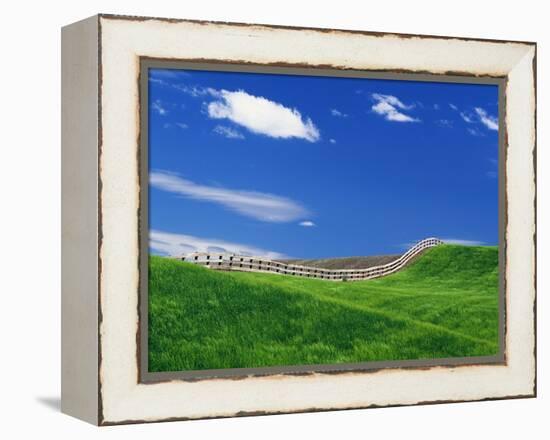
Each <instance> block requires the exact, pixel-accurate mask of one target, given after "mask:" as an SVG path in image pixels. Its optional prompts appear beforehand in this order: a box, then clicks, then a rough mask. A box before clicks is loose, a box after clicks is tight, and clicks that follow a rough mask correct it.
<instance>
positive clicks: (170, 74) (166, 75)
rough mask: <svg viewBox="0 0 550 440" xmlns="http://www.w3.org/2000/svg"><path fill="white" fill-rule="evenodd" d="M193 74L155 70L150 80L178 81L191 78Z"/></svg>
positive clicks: (180, 70) (151, 73)
mask: <svg viewBox="0 0 550 440" xmlns="http://www.w3.org/2000/svg"><path fill="white" fill-rule="evenodd" d="M190 76H191V73H189V72H188V71H186V70H182V69H153V70H151V71H150V78H155V79H156V78H167V79H178V78H183V77H185V78H187V77H190Z"/></svg>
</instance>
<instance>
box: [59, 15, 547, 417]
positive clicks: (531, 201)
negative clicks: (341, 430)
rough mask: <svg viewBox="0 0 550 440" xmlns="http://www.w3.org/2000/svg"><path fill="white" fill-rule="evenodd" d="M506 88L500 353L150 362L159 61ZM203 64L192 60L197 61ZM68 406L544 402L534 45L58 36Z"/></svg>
mask: <svg viewBox="0 0 550 440" xmlns="http://www.w3.org/2000/svg"><path fill="white" fill-rule="evenodd" d="M167 65H172V66H182V65H185V66H187V67H190V68H203V69H204V68H206V69H211V70H221V71H237V72H241V71H254V72H269V73H274V72H275V73H283V74H287V73H288V74H293V73H296V72H300V73H302V74H307V75H313V76H316V75H317V76H340V77H374V78H399V79H412V80H418V81H438V80H439V81H445V82H461V83H477V84H479V83H481V84H496V85H498V86H499V106H500V107H499V109H500V111H499V118H500V126H501V129H500V130H499V145H500V155H499V156H500V159H499V164H498V175H499V178H500V179H499V181H500V190H499V204H500V218H499V220H500V233H499V237H500V238H499V240H500V242H499V244H500V253H499V258H500V264H499V267H500V288H501V296H500V306H499V307H500V310H501V315H500V316H501V322H500V325H501V331H500V347H501V352H499V354H498V355H497V356H495V357H490V358H483V359H481V358H480V359H474V358H461V359H457V358H453V359H446V360H442V359H438V360H431V361H422V360H420V361H419V360H411V361H399V362H379V363H377V362H370V363H365V364H342V365H314V366H312V365H308V366H295V367H275V368H264V369H240V370H239V371H236V370H235V371H233V370H231V369H230V370H227V371H206V372H185V373H182V372H166V373H153V374H152V373H150V372H149V371H148V370H147V316H148V309H147V301H146V299H147V296H146V292H147V291H146V284H147V277H146V274H147V261H148V258H147V248H148V245H147V239H146V235H147V224H148V223H147V218H148V217H147V195H146V194H147V184H148V183H147V182H148V173H147V143H146V139H147V129H146V127H147V125H146V124H144V121H146V120H147V106H146V105H145V104H144V103H146V101H143V99H144V94H145V95H146V91H147V88H146V86H144V84H146V80H147V78H145V77H144V71H146V70H144V69H147V68H148V67H150V66H167ZM193 66H194V67H193ZM62 75H63V78H62V93H63V96H62V123H63V126H62V190H63V194H62V202H63V203H62V205H63V207H62V221H63V243H62V287H63V288H62V410H63V412H65V413H67V414H70V415H72V416H75V417H78V418H80V419H83V420H86V421H88V422H90V423H93V424H97V425H111V424H123V423H138V422H157V421H167V420H187V419H200V418H215V417H234V416H246V415H259V414H277V413H293V412H306V411H324V410H336V409H350V408H369V407H380V406H402V405H417V404H427V403H443V402H461V401H480V400H492V399H506V398H519V397H534V396H535V395H536V331H535V322H536V291H535V277H536V273H535V272H536V271H535V267H536V265H535V258H536V213H535V208H536V175H535V162H536V45H535V44H534V43H529V42H508V41H492V40H475V39H463V38H452V37H435V36H411V35H399V34H380V33H372V32H359V31H346V30H326V29H308V28H288V27H276V26H264V25H249V24H236V23H212V22H197V21H188V20H173V19H160V18H142V17H124V16H112V15H98V16H94V17H91V18H88V19H86V20H83V21H81V22H78V23H74V24H72V25H69V26H67V27H65V28H63V32H62Z"/></svg>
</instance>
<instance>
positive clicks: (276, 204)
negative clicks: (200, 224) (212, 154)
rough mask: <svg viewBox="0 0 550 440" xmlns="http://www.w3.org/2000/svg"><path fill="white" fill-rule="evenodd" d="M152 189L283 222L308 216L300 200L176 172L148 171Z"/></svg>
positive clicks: (265, 220) (257, 217) (258, 217)
mask: <svg viewBox="0 0 550 440" xmlns="http://www.w3.org/2000/svg"><path fill="white" fill-rule="evenodd" d="M149 181H150V184H151V186H152V187H153V188H157V189H160V190H163V191H168V192H171V193H174V194H177V195H180V196H184V197H188V198H190V199H194V200H202V201H205V202H211V203H216V204H218V205H221V206H223V207H225V208H227V209H230V210H231V211H234V212H237V213H239V214H241V215H244V216H246V217H251V218H254V219H256V220H260V221H264V222H273V223H285V222H292V221H296V220H300V219H301V218H304V217H307V216H308V214H309V211H308V210H307V209H306V208H305V207H304V206H302V205H301V204H300V203H298V202H296V201H294V200H291V199H289V198H287V197H282V196H278V195H275V194H269V193H262V192H257V191H247V190H238V189H229V188H223V187H217V186H207V185H201V184H198V183H195V182H192V181H190V180H187V179H183V178H182V177H180V176H179V175H178V174H174V173H169V172H166V171H153V172H151V173H150V174H149Z"/></svg>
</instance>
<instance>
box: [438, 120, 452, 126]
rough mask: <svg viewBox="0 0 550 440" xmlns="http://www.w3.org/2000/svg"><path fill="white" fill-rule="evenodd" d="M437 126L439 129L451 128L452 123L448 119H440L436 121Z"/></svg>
mask: <svg viewBox="0 0 550 440" xmlns="http://www.w3.org/2000/svg"><path fill="white" fill-rule="evenodd" d="M437 124H438V125H440V126H441V127H448V128H451V127H452V126H453V121H451V120H450V119H440V120H439V121H437Z"/></svg>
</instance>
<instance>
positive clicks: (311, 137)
mask: <svg viewBox="0 0 550 440" xmlns="http://www.w3.org/2000/svg"><path fill="white" fill-rule="evenodd" d="M207 111H208V115H209V116H210V117H211V118H213V119H229V120H230V121H232V122H234V123H235V124H238V125H241V126H243V127H245V128H246V129H248V130H250V131H251V132H253V133H256V134H263V135H265V136H269V137H273V138H282V139H288V138H300V139H305V140H308V141H310V142H316V141H318V140H319V139H320V134H319V130H318V129H317V127H316V126H315V124H313V122H312V121H311V119H309V118H304V119H303V118H302V115H301V113H300V112H299V111H298V110H296V109H291V108H288V107H285V106H284V105H282V104H279V103H278V102H274V101H270V100H269V99H267V98H264V97H262V96H254V95H249V94H248V93H246V92H245V91H243V90H239V91H235V92H231V91H228V90H221V91H219V99H218V100H216V101H213V102H210V103H209V104H208V106H207Z"/></svg>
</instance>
